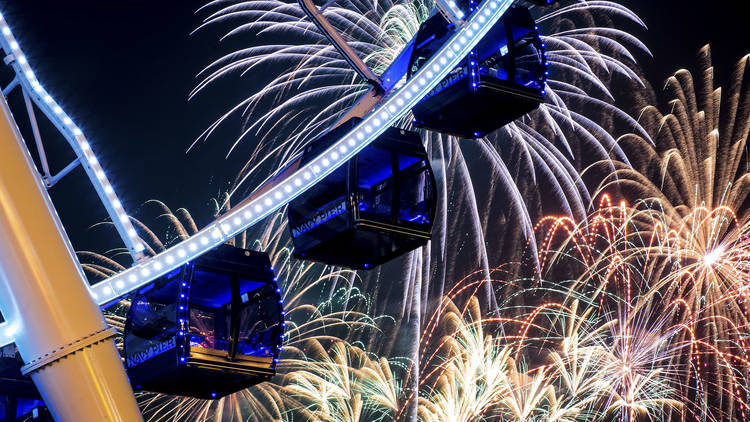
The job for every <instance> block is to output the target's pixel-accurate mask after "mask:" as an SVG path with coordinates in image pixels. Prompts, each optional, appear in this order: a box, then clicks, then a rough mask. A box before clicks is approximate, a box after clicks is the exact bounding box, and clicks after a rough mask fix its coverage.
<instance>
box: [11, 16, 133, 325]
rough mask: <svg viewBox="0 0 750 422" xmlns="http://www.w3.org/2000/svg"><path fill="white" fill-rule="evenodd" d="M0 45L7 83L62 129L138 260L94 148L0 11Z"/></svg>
mask: <svg viewBox="0 0 750 422" xmlns="http://www.w3.org/2000/svg"><path fill="white" fill-rule="evenodd" d="M0 47H1V48H2V50H4V51H5V52H6V53H7V54H8V55H7V56H6V58H5V61H6V63H8V64H9V65H10V66H11V67H12V69H13V70H14V71H15V73H16V77H15V79H14V80H13V82H11V85H13V84H15V83H18V84H20V85H21V88H22V89H23V90H24V92H26V94H27V95H28V96H29V97H30V98H31V100H32V101H34V103H35V104H36V105H37V107H39V109H40V110H41V111H42V112H43V113H44V114H45V115H46V116H47V118H48V119H49V120H50V121H51V122H52V124H54V125H55V127H56V128H57V130H59V131H60V133H62V135H63V136H64V137H65V139H66V140H67V141H68V144H70V147H71V148H72V149H73V151H74V152H75V154H76V156H77V157H78V158H79V160H80V162H81V165H82V166H83V168H84V169H85V171H86V174H87V175H88V177H89V179H91V183H92V184H93V185H94V189H95V190H96V192H97V194H98V195H99V199H100V200H101V202H102V204H104V208H106V210H107V213H108V214H109V216H110V218H111V219H112V222H113V223H114V226H115V227H116V228H117V231H118V233H119V234H120V237H121V238H122V240H123V242H124V243H125V246H127V248H128V251H129V252H130V255H131V256H132V257H133V260H134V261H138V260H140V259H142V258H143V257H144V255H143V250H144V244H143V242H142V241H141V239H140V238H139V237H138V234H137V233H136V231H135V228H134V227H133V224H132V223H131V222H130V217H128V214H127V213H126V212H125V210H124V209H123V206H122V202H120V200H119V199H118V198H117V194H116V193H115V190H114V188H113V187H112V184H111V183H109V180H108V179H107V176H106V175H105V174H104V170H103V169H102V166H101V164H99V161H98V160H97V159H96V156H95V155H94V152H93V151H92V150H91V145H89V143H88V141H87V140H86V136H84V134H83V131H81V129H80V128H79V127H78V126H76V124H75V123H74V122H73V119H71V118H70V116H68V115H67V114H66V113H65V111H63V109H62V107H61V106H60V105H59V104H58V103H57V102H56V101H55V100H54V99H53V98H52V96H50V95H49V93H48V92H47V91H46V90H45V89H44V87H42V85H41V83H40V82H39V80H38V79H37V78H36V76H35V75H34V71H33V70H31V66H29V61H28V59H27V58H26V55H25V54H24V53H23V51H21V47H20V46H19V45H18V41H16V38H15V37H14V36H13V33H12V32H11V30H10V27H9V26H8V23H7V22H6V21H5V18H4V17H3V15H2V14H0ZM1 330H2V328H1V326H0V331H1Z"/></svg>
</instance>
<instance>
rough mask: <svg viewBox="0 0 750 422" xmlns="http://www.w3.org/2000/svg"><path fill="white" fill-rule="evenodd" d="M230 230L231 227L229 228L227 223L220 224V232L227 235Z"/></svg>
mask: <svg viewBox="0 0 750 422" xmlns="http://www.w3.org/2000/svg"><path fill="white" fill-rule="evenodd" d="M230 229H231V227H229V224H227V223H221V230H222V231H223V232H224V233H226V234H229V230H230Z"/></svg>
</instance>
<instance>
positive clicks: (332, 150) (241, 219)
mask: <svg viewBox="0 0 750 422" xmlns="http://www.w3.org/2000/svg"><path fill="white" fill-rule="evenodd" d="M512 3H513V1H512V0H485V1H484V2H483V4H482V5H481V6H480V7H479V8H478V9H477V10H476V11H475V12H474V14H472V16H471V18H470V19H469V20H468V21H466V22H465V23H464V25H463V26H462V27H461V28H460V29H459V30H458V31H456V33H455V34H453V36H452V37H451V38H450V40H449V41H448V42H447V43H446V44H445V45H444V46H443V47H442V48H441V49H440V50H438V52H437V53H435V55H433V57H432V58H430V60H429V61H427V63H425V65H424V66H422V68H421V69H420V70H419V71H418V72H417V73H416V74H415V75H414V76H413V77H412V78H411V79H410V80H409V81H408V82H406V83H405V84H404V85H403V86H402V87H401V88H399V89H398V90H397V91H396V92H394V93H393V94H391V95H390V96H389V97H388V98H386V100H385V101H384V102H383V103H382V104H381V105H380V106H378V107H377V108H376V109H375V110H374V111H373V112H371V113H370V114H369V115H368V116H366V117H365V118H364V119H363V120H362V121H361V122H360V123H359V124H358V125H357V126H356V127H355V128H354V129H352V130H351V131H350V132H349V133H347V134H346V135H345V136H343V137H342V138H341V139H339V141H337V142H336V143H334V144H333V145H331V146H330V147H329V148H328V149H326V150H325V151H324V152H323V153H321V154H320V155H319V156H317V157H316V158H315V159H313V160H312V161H310V162H308V163H307V164H306V165H304V166H303V167H301V168H300V169H298V170H297V171H295V172H294V173H293V174H291V175H290V176H288V177H286V178H285V179H283V180H281V181H279V182H278V183H276V184H275V186H274V187H273V188H271V189H269V190H267V191H266V192H264V193H263V194H262V195H259V196H257V197H253V196H252V195H251V196H250V198H248V199H246V200H244V201H242V202H240V203H239V204H238V205H236V206H234V207H233V208H232V209H230V210H229V211H228V212H227V213H226V214H224V215H223V216H222V217H220V218H219V219H217V220H216V221H214V222H213V223H211V224H209V225H208V226H206V227H204V228H203V229H201V230H200V231H198V232H197V233H196V234H194V235H193V236H191V237H190V238H188V239H186V240H184V241H182V242H180V243H178V244H177V245H174V246H172V247H170V248H169V249H167V250H166V251H164V252H161V253H159V254H157V255H155V256H154V257H152V258H150V259H148V260H145V261H143V262H141V263H139V264H138V265H135V266H133V267H131V268H128V269H127V270H124V271H121V272H119V273H117V274H115V275H114V276H112V277H110V278H108V279H106V280H104V281H102V282H100V283H97V284H96V285H94V286H93V287H91V295H92V296H93V298H94V299H95V300H96V301H97V303H99V304H100V305H104V304H107V303H111V302H112V301H114V300H116V299H117V298H118V297H120V296H122V295H125V294H127V293H130V292H132V291H133V290H135V289H137V288H139V287H142V286H144V285H146V284H148V283H150V282H151V281H152V280H154V279H155V278H157V277H160V276H161V275H163V274H166V273H167V272H169V271H171V270H173V269H175V268H177V267H179V266H180V265H183V264H184V263H186V262H188V261H190V260H191V259H194V258H196V257H198V256H200V255H202V254H203V253H205V252H206V251H208V250H210V249H212V248H214V247H216V246H217V245H220V244H222V243H224V242H225V241H227V240H228V239H230V238H232V237H233V236H235V235H236V234H238V233H240V232H242V231H244V230H246V229H247V228H249V227H251V226H253V225H254V224H256V223H258V222H259V221H261V220H262V219H264V218H265V217H267V216H269V215H271V214H272V213H273V212H275V211H277V210H278V209H279V208H281V207H283V206H284V205H286V204H287V203H289V201H291V200H292V199H294V198H295V197H297V196H298V195H300V194H302V193H303V192H304V191H306V190H307V189H309V188H310V187H312V186H313V185H315V184H316V183H317V182H319V181H320V180H322V179H323V178H324V177H325V176H327V175H328V174H330V173H331V172H333V171H334V170H335V169H336V168H338V167H339V166H341V165H342V164H344V163H345V162H346V161H348V160H349V159H350V158H352V157H353V156H354V155H356V154H357V153H358V152H359V151H360V150H362V149H363V148H364V147H366V146H367V145H368V144H369V143H370V142H372V141H373V140H375V138H377V136H378V135H380V134H381V133H382V132H383V131H385V130H386V129H387V128H388V127H389V126H390V125H391V124H393V123H394V122H395V121H396V120H397V119H398V118H399V117H401V116H402V115H403V114H405V113H406V112H408V111H409V110H410V109H411V108H412V107H413V106H414V105H415V104H416V103H417V102H418V101H419V100H420V99H422V97H424V96H425V95H426V94H427V93H428V92H429V91H430V90H431V89H432V88H434V87H435V86H436V85H437V84H438V83H439V82H440V81H441V80H442V79H443V78H444V77H445V76H446V75H447V74H448V72H450V71H451V70H452V69H453V68H454V67H455V66H456V65H457V64H458V63H459V61H460V60H461V59H462V58H463V57H465V56H466V55H467V54H468V53H469V51H470V50H471V49H472V48H473V47H474V46H475V45H476V44H477V43H478V42H479V40H480V39H481V38H482V37H483V36H484V35H485V34H486V33H487V31H489V29H490V28H491V27H492V25H494V24H495V22H497V21H498V19H500V17H501V16H502V15H503V14H504V13H505V11H506V10H507V9H508V8H509V7H510V5H511V4H512ZM435 66H437V67H435ZM413 88H414V89H413ZM5 326H6V324H0V344H6V340H7V339H6V338H3V337H7V336H4V334H3V333H4V330H5V329H6V328H5ZM11 341H12V340H11Z"/></svg>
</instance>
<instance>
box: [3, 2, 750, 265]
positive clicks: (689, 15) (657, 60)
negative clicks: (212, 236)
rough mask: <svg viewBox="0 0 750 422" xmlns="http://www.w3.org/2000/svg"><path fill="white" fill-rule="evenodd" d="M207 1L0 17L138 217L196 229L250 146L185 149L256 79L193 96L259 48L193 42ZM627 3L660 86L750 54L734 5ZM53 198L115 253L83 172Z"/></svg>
mask: <svg viewBox="0 0 750 422" xmlns="http://www.w3.org/2000/svg"><path fill="white" fill-rule="evenodd" d="M203 3H205V0H179V1H178V0H131V1H128V2H117V6H113V5H112V4H113V2H103V1H100V0H99V1H94V0H85V1H84V0H70V1H65V2H61V1H52V0H0V11H1V12H2V13H3V15H4V16H5V18H6V19H7V21H8V22H9V23H10V25H11V27H12V29H13V32H14V34H15V35H16V37H17V38H18V40H19V42H20V44H21V47H22V48H23V49H24V50H25V52H26V53H27V55H28V57H29V62H30V63H31V66H32V67H33V68H34V70H35V72H36V74H37V76H38V78H39V79H40V80H41V81H42V83H43V85H45V87H46V88H47V89H48V90H49V91H50V92H51V93H52V95H53V96H54V97H55V98H56V99H58V101H59V102H60V103H61V104H62V105H63V106H64V108H65V109H66V111H67V112H68V113H69V114H70V115H71V116H73V118H74V120H75V121H76V122H77V123H78V125H79V126H80V127H81V128H82V129H83V130H84V132H85V133H86V135H87V137H88V138H89V139H90V142H91V144H92V145H93V148H94V151H95V152H96V153H97V155H98V157H99V158H100V161H101V162H102V164H103V166H104V168H105V169H106V170H107V171H108V174H109V177H110V180H111V181H112V183H113V185H114V186H115V189H116V190H117V192H118V194H119V195H120V197H121V199H122V200H123V202H124V204H125V207H126V209H127V210H128V211H129V212H130V213H131V214H133V215H136V216H138V215H140V214H139V213H140V206H141V204H143V203H144V202H145V201H147V200H149V199H159V200H162V201H164V202H166V203H167V204H168V205H169V206H170V207H172V208H173V209H176V208H179V207H186V208H188V209H189V210H191V212H193V214H194V215H195V216H196V217H197V219H198V223H199V226H200V225H202V224H205V223H207V222H208V221H209V220H210V217H211V211H212V207H211V205H210V198H212V197H216V196H217V195H218V194H219V193H220V192H221V191H222V190H224V189H226V188H227V187H228V185H229V183H230V182H231V180H232V178H233V176H234V175H235V174H236V173H237V171H238V170H239V168H240V166H241V164H242V162H243V160H242V152H243V149H239V150H238V151H237V152H239V154H236V155H233V156H232V157H230V158H229V159H228V160H225V154H226V152H227V150H228V148H229V145H230V140H232V139H233V137H234V136H236V134H237V133H238V132H239V129H240V127H239V124H238V125H234V126H231V125H230V126H228V127H226V129H225V130H223V131H220V132H218V133H217V134H216V135H215V136H213V137H212V138H211V139H210V140H209V142H208V143H203V144H200V145H199V146H198V148H196V149H194V150H192V151H191V152H190V153H187V154H186V150H187V148H188V146H189V145H190V144H191V143H192V142H193V140H194V139H195V138H196V137H197V136H198V135H199V134H200V133H201V132H202V131H203V130H204V129H205V128H206V127H207V126H208V125H209V124H210V123H211V122H213V120H214V119H215V118H216V117H218V116H219V115H220V114H221V113H223V112H224V111H225V110H226V109H227V108H228V107H229V106H231V105H233V104H235V103H236V101H237V100H238V99H240V98H243V96H244V93H245V92H247V90H248V87H251V86H252V84H253V77H252V75H249V76H245V77H243V78H240V77H239V76H238V77H236V78H230V79H227V80H225V81H223V82H222V83H221V84H219V85H217V86H216V87H214V88H210V89H209V90H207V91H205V92H204V93H203V94H201V95H199V96H198V97H197V98H195V99H194V100H191V101H190V102H188V101H187V97H188V93H189V92H190V90H191V89H192V88H193V87H194V86H195V84H196V82H197V79H196V74H197V73H198V72H199V71H200V70H201V69H202V68H203V67H204V66H206V65H207V64H209V63H210V62H211V61H213V60H214V59H216V58H218V57H220V56H221V55H223V54H225V53H227V52H230V51H232V50H233V49H236V48H238V47H241V46H243V45H247V44H248V43H250V42H252V40H248V39H242V38H238V39H236V40H234V41H232V42H222V43H220V42H219V41H218V38H219V36H220V34H221V31H220V30H212V29H209V30H202V31H200V32H198V33H197V34H193V35H190V33H191V32H192V30H193V29H195V28H196V27H197V26H198V25H199V24H200V22H201V20H202V18H203V17H205V16H206V13H197V14H196V10H197V9H198V8H199V7H200V6H201V5H202V4H203ZM621 3H624V4H625V5H627V6H629V7H631V8H632V9H633V10H634V11H635V12H636V13H638V14H639V15H640V16H641V17H642V18H643V20H644V21H645V22H646V24H647V25H648V27H649V30H648V31H638V30H636V31H634V34H635V35H637V36H639V37H640V38H641V39H642V40H643V41H644V42H645V43H646V44H647V45H648V47H649V48H650V49H651V51H652V52H653V54H654V58H653V59H652V58H649V57H639V58H638V59H639V60H640V62H641V65H642V66H643V68H644V69H645V70H646V73H647V75H648V77H649V80H650V81H651V82H652V83H653V84H654V85H657V86H658V85H660V84H661V82H662V81H663V80H664V79H665V78H666V77H667V76H669V75H670V74H671V73H672V72H673V71H674V70H676V69H678V68H682V67H687V68H690V67H691V66H693V64H694V63H695V55H696V52H697V51H698V49H699V48H700V47H701V46H702V45H704V44H705V43H707V42H710V43H711V44H712V48H713V54H714V64H715V65H717V66H718V67H719V73H718V74H719V75H721V76H726V74H727V73H728V72H729V71H730V70H731V69H732V67H733V65H734V63H735V62H736V61H737V60H738V59H739V58H740V57H741V56H742V55H744V54H747V53H748V52H749V51H750V48H749V47H750V46H748V45H747V36H746V34H743V33H742V26H743V24H744V17H743V14H742V13H740V12H739V11H738V10H736V9H731V8H728V7H726V6H716V7H714V8H705V7H704V6H702V5H704V4H715V5H716V4H725V3H726V2H711V3H709V2H698V1H692V2H691V1H677V0H667V1H659V2H654V1H636V0H623V1H621ZM699 5H701V6H700V7H699ZM216 29H219V28H216ZM625 29H632V28H625ZM12 101H13V98H11V103H12ZM22 129H23V125H22ZM48 142H49V143H50V144H51V145H50V154H51V155H52V156H53V157H52V158H51V161H52V162H53V166H57V168H61V167H62V166H63V165H65V164H66V163H67V161H69V160H70V159H71V156H69V155H67V154H68V153H67V152H66V151H65V149H64V148H55V147H54V144H56V143H58V144H59V143H61V142H62V140H61V139H54V138H49V139H48ZM52 196H53V199H54V200H55V203H56V206H57V207H58V209H59V211H60V214H61V216H62V218H63V222H64V223H65V225H66V227H67V230H68V232H69V235H70V236H71V238H72V240H73V244H74V246H75V248H76V249H79V250H82V249H89V250H92V249H93V250H98V251H101V250H103V248H107V247H117V246H119V244H118V243H117V242H116V239H114V240H113V239H112V234H113V232H107V231H106V230H104V229H100V228H96V229H90V228H89V227H90V226H91V225H93V224H94V223H96V222H99V221H102V220H103V219H104V218H105V213H104V209H103V208H102V207H101V206H100V205H99V203H98V200H97V199H96V197H95V193H94V191H93V188H91V186H90V184H89V183H88V181H87V179H86V178H85V176H84V173H83V171H82V170H81V169H80V168H79V169H77V170H76V171H75V172H73V173H72V174H71V176H68V177H67V178H66V179H65V180H63V182H61V183H60V184H59V185H57V186H55V187H54V188H53V189H52ZM105 238H106V239H109V242H103V240H102V239H105Z"/></svg>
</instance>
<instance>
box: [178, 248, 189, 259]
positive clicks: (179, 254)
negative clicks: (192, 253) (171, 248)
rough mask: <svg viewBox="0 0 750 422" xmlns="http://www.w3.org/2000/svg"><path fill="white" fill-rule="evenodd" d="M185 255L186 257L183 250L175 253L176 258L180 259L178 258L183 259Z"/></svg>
mask: <svg viewBox="0 0 750 422" xmlns="http://www.w3.org/2000/svg"><path fill="white" fill-rule="evenodd" d="M185 255H187V254H186V253H185V250H184V249H180V250H179V251H177V256H178V257H180V258H184V257H185Z"/></svg>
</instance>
